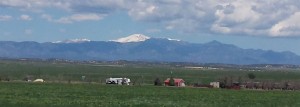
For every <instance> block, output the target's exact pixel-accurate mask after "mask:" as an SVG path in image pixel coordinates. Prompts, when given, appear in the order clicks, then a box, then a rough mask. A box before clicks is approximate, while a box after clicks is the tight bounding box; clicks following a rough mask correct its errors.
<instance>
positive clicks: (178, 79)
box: [164, 78, 185, 87]
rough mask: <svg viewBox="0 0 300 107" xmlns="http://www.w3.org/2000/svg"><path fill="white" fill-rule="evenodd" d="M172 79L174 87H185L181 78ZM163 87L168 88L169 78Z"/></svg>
mask: <svg viewBox="0 0 300 107" xmlns="http://www.w3.org/2000/svg"><path fill="white" fill-rule="evenodd" d="M173 79H174V85H175V86H177V87H184V86H185V83H184V82H185V81H184V80H183V79H181V78H173ZM164 83H165V86H170V78H167V79H166V80H165V81H164Z"/></svg>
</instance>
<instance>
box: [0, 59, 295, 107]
mask: <svg viewBox="0 0 300 107" xmlns="http://www.w3.org/2000/svg"><path fill="white" fill-rule="evenodd" d="M0 68H1V69H0V77H1V80H2V82H0V105H1V107H98V106H103V107H108V106H110V107H126V106H129V107H147V106H149V107H174V106H175V107H201V106H202V107H239V106H240V107H299V106H300V91H281V90H273V91H265V90H247V89H242V90H228V89H204V88H194V87H190V86H189V87H183V88H178V87H165V86H159V87H156V86H153V82H154V79H155V78H157V77H158V78H160V79H161V80H162V81H163V80H164V79H166V78H168V77H170V76H171V73H170V72H171V71H172V72H173V73H172V76H173V77H178V78H183V79H184V80H185V81H186V84H187V85H193V83H204V84H207V83H209V82H211V81H217V80H219V79H220V78H224V77H232V78H233V79H234V81H235V80H237V78H238V77H241V78H242V79H243V81H248V80H249V79H248V78H247V74H248V73H254V74H255V75H256V78H255V79H254V80H253V81H275V82H282V81H294V82H299V81H300V78H299V77H300V72H299V70H297V69H271V70H270V69H261V70H260V71H249V70H247V69H245V70H240V69H238V68H237V69H217V70H209V69H202V70H199V69H197V70H195V69H186V68H182V67H174V66H167V65H164V66H135V65H126V64H122V65H118V64H116V65H105V64H86V63H83V64H82V63H81V64H80V63H72V64H71V63H56V62H38V61H37V62H36V61H0ZM26 76H32V77H33V78H43V79H44V80H46V83H32V82H25V81H22V80H23V79H24V78H25V77H26ZM82 76H86V80H82V78H81V77H82ZM109 77H128V78H130V79H131V80H132V82H133V83H132V84H131V85H130V86H118V85H105V79H106V78H109ZM7 78H9V80H10V81H6V79H7ZM133 84H134V85H133Z"/></svg>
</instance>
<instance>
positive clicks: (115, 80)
mask: <svg viewBox="0 0 300 107" xmlns="http://www.w3.org/2000/svg"><path fill="white" fill-rule="evenodd" d="M129 83H130V79H129V78H107V79H106V84H118V85H129Z"/></svg>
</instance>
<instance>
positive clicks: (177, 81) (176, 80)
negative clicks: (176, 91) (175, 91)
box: [164, 78, 184, 83]
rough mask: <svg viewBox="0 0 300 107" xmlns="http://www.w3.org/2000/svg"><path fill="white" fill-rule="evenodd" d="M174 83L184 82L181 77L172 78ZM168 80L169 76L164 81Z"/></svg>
mask: <svg viewBox="0 0 300 107" xmlns="http://www.w3.org/2000/svg"><path fill="white" fill-rule="evenodd" d="M173 79H174V82H175V83H179V82H184V80H183V79H181V78H173ZM169 81H170V78H167V79H166V80H165V81H164V82H165V83H168V82H169Z"/></svg>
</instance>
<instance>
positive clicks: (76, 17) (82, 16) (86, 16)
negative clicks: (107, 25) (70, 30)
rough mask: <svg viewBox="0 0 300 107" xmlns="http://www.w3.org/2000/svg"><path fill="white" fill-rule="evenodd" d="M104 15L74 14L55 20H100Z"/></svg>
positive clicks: (69, 21)
mask: <svg viewBox="0 0 300 107" xmlns="http://www.w3.org/2000/svg"><path fill="white" fill-rule="evenodd" d="M104 16H105V15H99V14H92V13H89V14H74V15H71V16H68V17H62V18H60V19H58V20H56V22H58V23H73V22H74V21H76V22H80V21H99V20H101V19H102V18H103V17H104Z"/></svg>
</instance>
